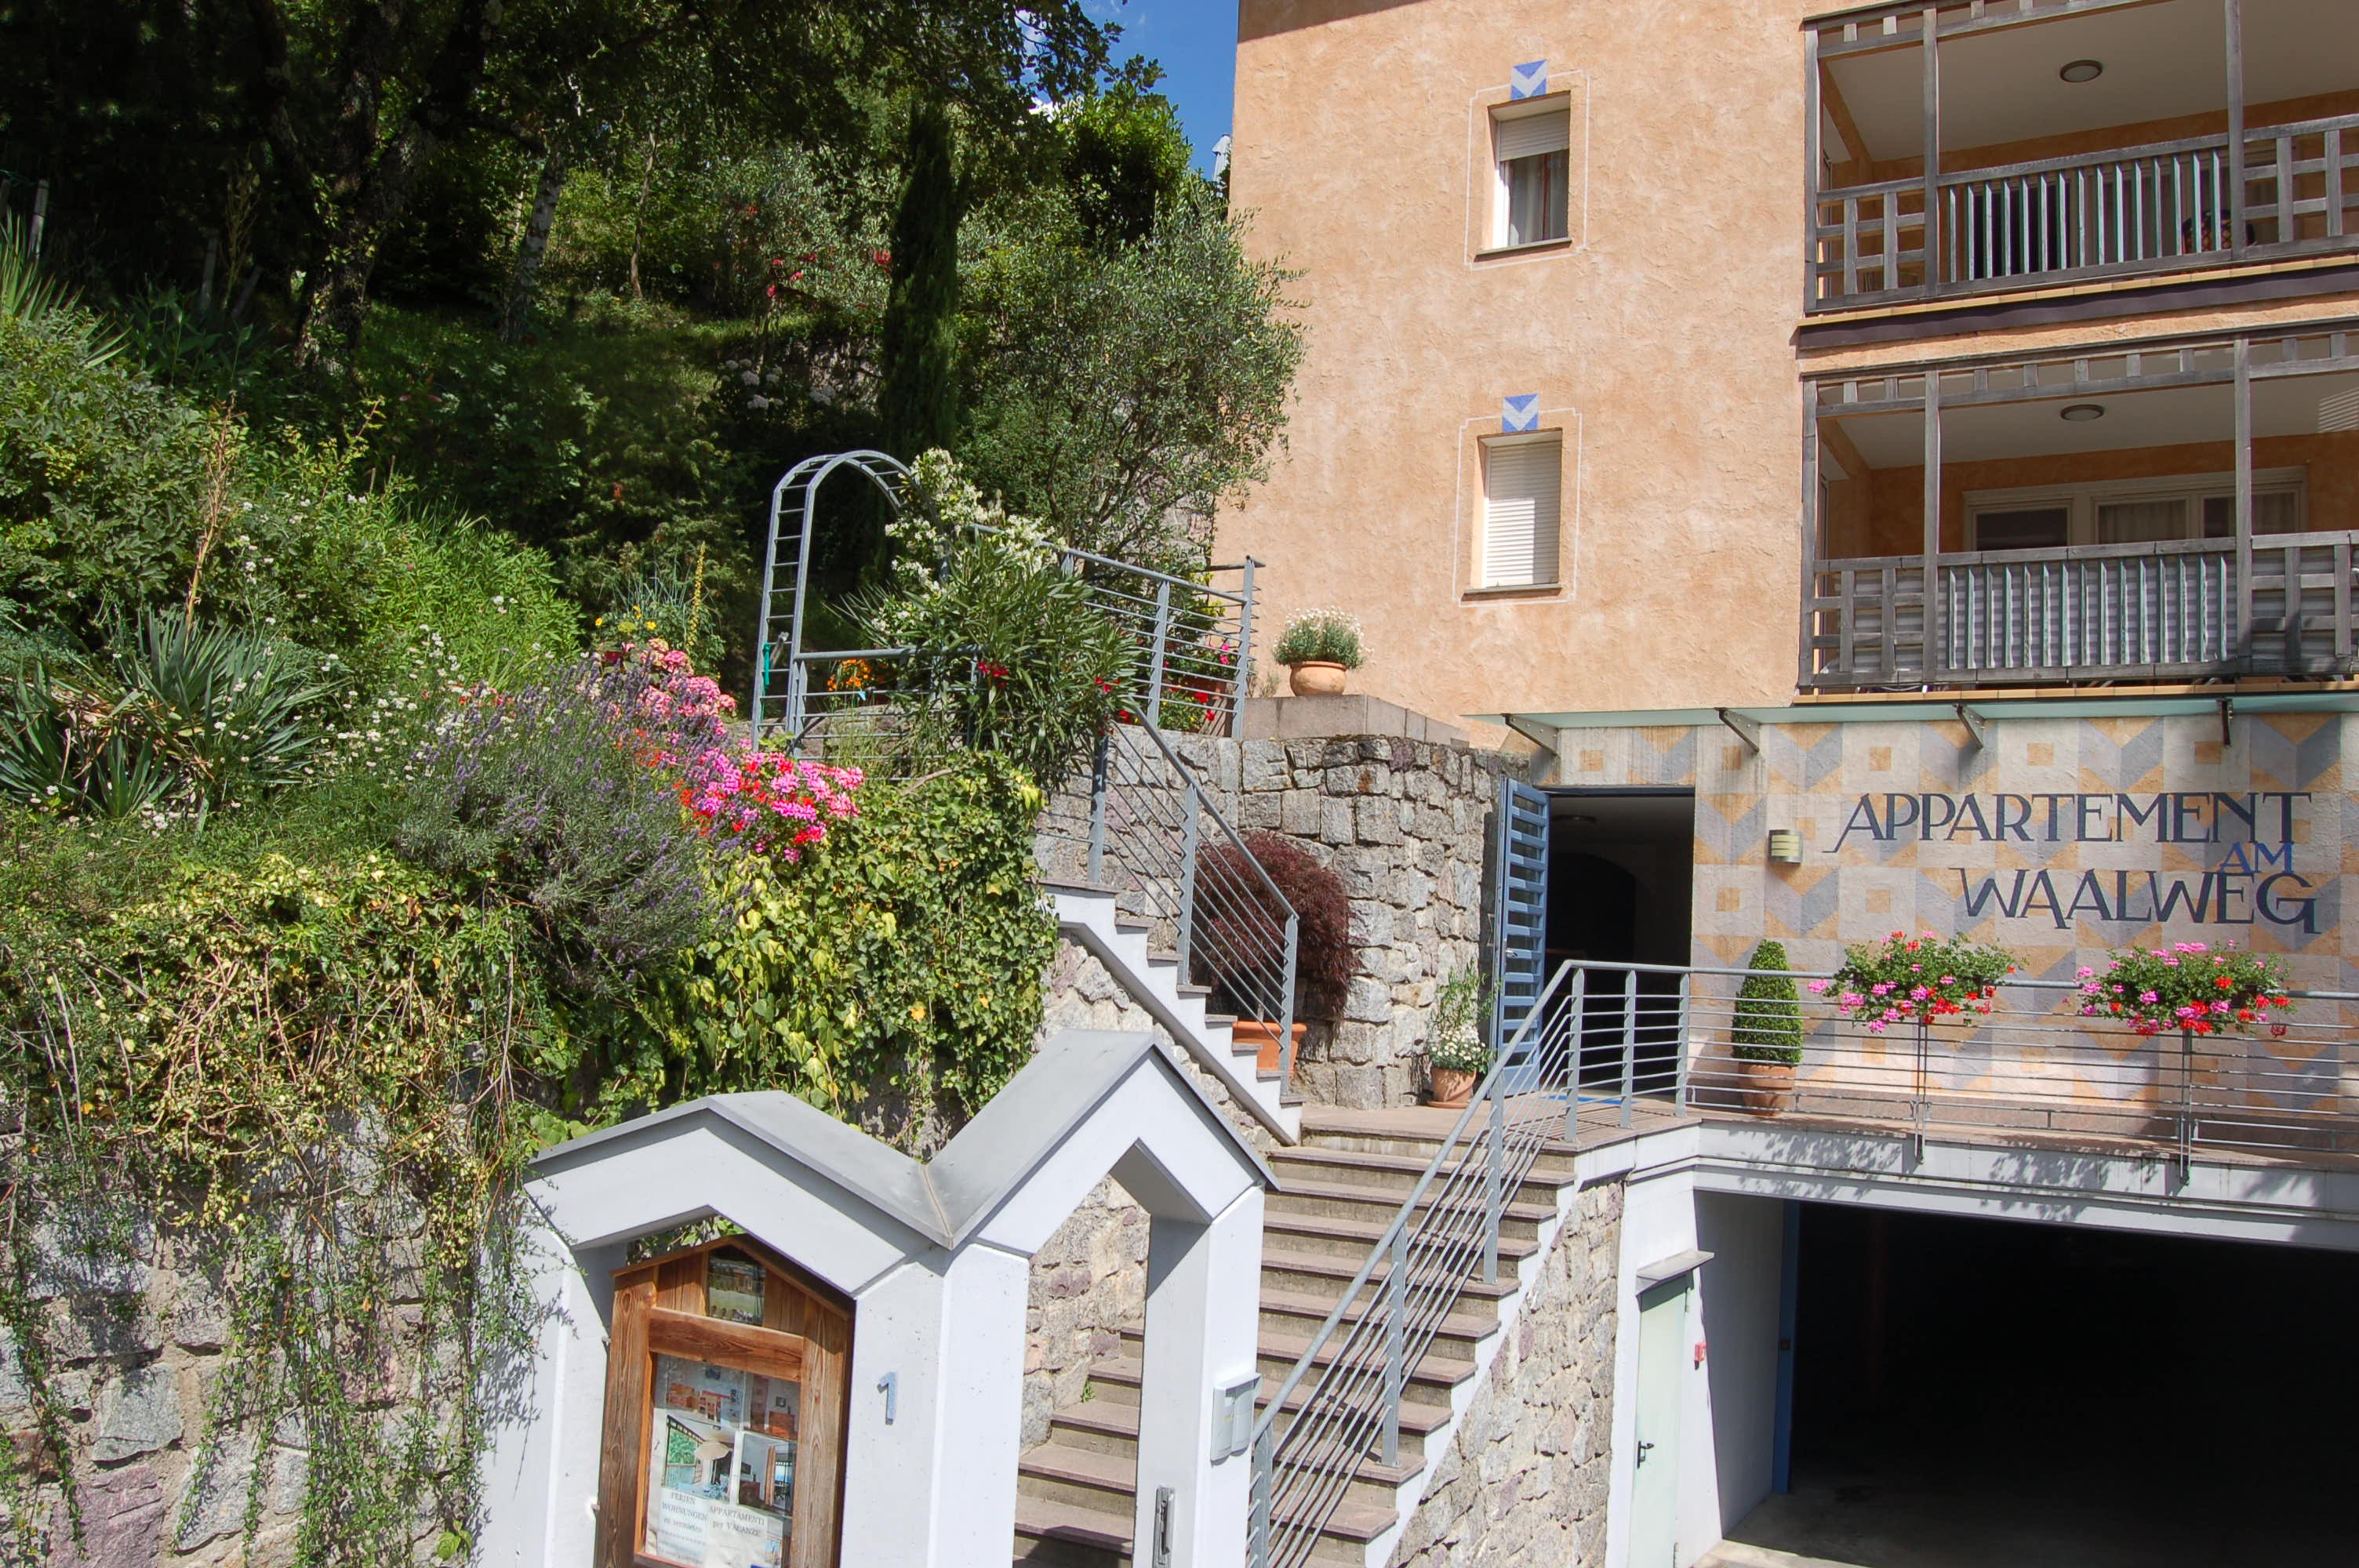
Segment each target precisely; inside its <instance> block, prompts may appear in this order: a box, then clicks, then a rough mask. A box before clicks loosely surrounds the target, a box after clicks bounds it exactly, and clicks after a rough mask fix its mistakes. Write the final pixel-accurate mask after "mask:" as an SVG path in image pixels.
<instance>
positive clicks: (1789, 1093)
mask: <svg viewBox="0 0 2359 1568" xmlns="http://www.w3.org/2000/svg"><path fill="white" fill-rule="evenodd" d="M1736 1096H1737V1098H1738V1100H1739V1101H1740V1102H1741V1103H1742V1104H1743V1105H1744V1107H1745V1110H1746V1111H1748V1112H1750V1113H1751V1114H1752V1115H1755V1116H1777V1115H1781V1114H1783V1113H1784V1112H1785V1111H1786V1110H1787V1109H1788V1108H1790V1107H1791V1106H1792V1105H1793V1103H1794V1064H1793V1063H1791V1062H1764V1061H1760V1060H1758V1059H1756V1058H1754V1057H1751V1056H1739V1057H1738V1058H1737V1059H1736Z"/></svg>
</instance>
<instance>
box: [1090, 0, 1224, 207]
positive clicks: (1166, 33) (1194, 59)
mask: <svg viewBox="0 0 2359 1568" xmlns="http://www.w3.org/2000/svg"><path fill="white" fill-rule="evenodd" d="M1088 7H1089V13H1090V15H1091V16H1093V17H1095V18H1097V19H1098V20H1099V21H1102V22H1113V23H1114V24H1116V25H1117V26H1119V27H1121V28H1122V41H1121V42H1120V43H1118V44H1116V45H1115V46H1114V53H1115V54H1116V55H1117V56H1118V57H1125V58H1126V57H1128V56H1131V55H1141V54H1143V55H1145V56H1147V58H1148V59H1153V60H1155V61H1156V62H1157V63H1158V64H1160V65H1161V66H1162V67H1163V86H1162V92H1163V93H1164V94H1165V95H1166V96H1167V97H1169V99H1170V100H1171V102H1172V103H1174V104H1175V105H1177V106H1178V108H1179V110H1180V124H1183V125H1185V126H1187V128H1188V139H1189V140H1190V141H1191V142H1193V143H1195V145H1196V166H1197V167H1198V168H1201V169H1203V170H1205V171H1206V172H1207V173H1210V172H1211V170H1212V144H1213V143H1214V142H1217V141H1219V140H1220V139H1221V138H1222V137H1223V136H1224V135H1228V134H1229V114H1230V109H1231V105H1232V103H1233V102H1234V97H1235V90H1236V74H1237V5H1236V0H1129V4H1128V5H1121V4H1117V3H1116V0H1088Z"/></svg>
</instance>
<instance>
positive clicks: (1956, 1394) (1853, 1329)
mask: <svg viewBox="0 0 2359 1568" xmlns="http://www.w3.org/2000/svg"><path fill="white" fill-rule="evenodd" d="M1798 1282H1799V1302H1798V1312H1797V1315H1796V1333H1795V1383H1794V1416H1793V1484H1794V1490H1793V1491H1792V1493H1790V1494H1789V1495H1788V1496H1785V1497H1772V1498H1769V1499H1768V1500H1767V1502H1766V1503H1764V1504H1763V1505H1762V1506H1761V1507H1760V1508H1759V1509H1756V1510H1755V1511H1754V1512H1753V1513H1752V1514H1751V1515H1750V1516H1748V1517H1747V1518H1746V1519H1745V1521H1744V1522H1743V1523H1742V1524H1741V1525H1739V1526H1738V1528H1737V1529H1736V1530H1734V1531H1733V1532H1731V1539H1732V1540H1733V1541H1742V1542H1745V1543H1747V1544H1750V1545H1755V1546H1763V1547H1770V1548H1774V1549H1777V1550H1780V1551H1785V1552H1796V1553H1799V1554H1800V1555H1802V1556H1803V1557H1805V1558H1810V1559H1820V1560H1824V1561H1831V1562H1834V1563H1857V1564H1863V1565H1864V1568H1992V1565H1995V1564H2006V1565H2008V1568H2067V1565H2070V1568H2249V1565H2251V1564H2256V1563H2340V1562H2350V1561H2352V1560H2353V1557H2352V1554H2353V1552H2354V1547H2353V1544H2352V1543H2353V1539H2354V1538H2353V1526H2352V1516H2351V1511H2350V1477H2351V1476H2352V1475H2353V1474H2354V1468H2359V1420H2354V1409H2359V1402H2355V1401H2354V1394H2359V1360H2354V1357H2352V1356H2351V1355H2350V1354H2349V1353H2348V1346H2347V1344H2346V1342H2345V1336H2344V1334H2343V1325H2344V1324H2345V1322H2346V1321H2347V1318H2348V1316H2349V1311H2350V1303H2353V1302H2354V1301H2359V1257H2354V1255H2351V1254H2347V1253H2338V1252H2326V1251H2320V1250H2311V1249H2302V1248H2298V1247H2280V1246H2263V1245H2256V1244H2252V1243H2243V1242H2225V1241H2212V1240H2205V1239H2196V1238H2180V1237H2160V1236H2152V1235H2135V1234H2126V1233H2123V1232H2117V1231H2104V1230H2097V1229H2093V1228H2090V1227H2076V1226H2049V1225H2038V1224H2019V1223H2011V1222H2005V1221H1995V1220H1982V1219H1953V1218H1947V1217H1930V1216H1916V1215H1900V1214H1888V1213H1881V1212H1873V1211H1869V1210H1865V1209H1861V1208H1855V1207H1846V1206H1832V1205H1818V1204H1812V1205H1806V1206H1803V1213H1802V1225H1801V1238H1800V1249H1799V1269H1798Z"/></svg>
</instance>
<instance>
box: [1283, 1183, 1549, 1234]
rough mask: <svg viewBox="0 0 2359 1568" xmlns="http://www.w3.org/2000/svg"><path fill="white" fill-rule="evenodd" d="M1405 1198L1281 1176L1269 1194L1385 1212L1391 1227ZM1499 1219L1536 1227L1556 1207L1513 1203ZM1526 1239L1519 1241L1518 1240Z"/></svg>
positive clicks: (1427, 1204) (1424, 1204)
mask: <svg viewBox="0 0 2359 1568" xmlns="http://www.w3.org/2000/svg"><path fill="white" fill-rule="evenodd" d="M1406 1196H1407V1195H1406V1194H1405V1193H1400V1192H1386V1191H1385V1190H1384V1189H1382V1188H1380V1187H1359V1186H1349V1185H1346V1184H1343V1183H1339V1182H1308V1181H1303V1180H1300V1179H1299V1178H1297V1179H1293V1180H1288V1179H1286V1178H1285V1177H1283V1176H1281V1177H1280V1179H1279V1182H1278V1186H1277V1191H1276V1192H1275V1193H1273V1194H1272V1195H1270V1201H1271V1202H1272V1203H1273V1204H1277V1205H1284V1204H1288V1203H1289V1202H1292V1201H1298V1200H1299V1201H1301V1202H1304V1203H1331V1204H1338V1205H1349V1206H1352V1207H1353V1208H1355V1209H1366V1210H1374V1211H1376V1212H1378V1213H1382V1214H1384V1215H1385V1216H1386V1218H1385V1220H1384V1222H1383V1223H1384V1224H1390V1223H1391V1217H1392V1216H1393V1215H1394V1214H1397V1213H1398V1212H1399V1210H1400V1206H1401V1201H1402V1199H1403V1198H1404V1197H1406ZM1432 1202H1433V1199H1432V1195H1431V1194H1430V1193H1429V1194H1428V1195H1426V1198H1425V1201H1424V1202H1422V1203H1420V1204H1419V1205H1418V1207H1419V1208H1420V1209H1424V1208H1430V1207H1431V1206H1432ZM1282 1212H1288V1213H1299V1212H1301V1211H1299V1210H1290V1209H1289V1210H1284V1211H1282ZM1499 1217H1500V1220H1501V1221H1502V1223H1503V1225H1508V1224H1512V1225H1517V1226H1533V1227H1537V1226H1539V1225H1543V1224H1545V1223H1547V1222H1548V1221H1549V1220H1551V1219H1554V1218H1555V1217H1556V1208H1555V1206H1553V1205H1541V1204H1536V1203H1510V1204H1508V1205H1506V1206H1505V1207H1503V1208H1502V1209H1501V1210H1500V1211H1499ZM1503 1239H1504V1238H1503ZM1517 1239H1519V1240H1521V1239H1525V1238H1517Z"/></svg>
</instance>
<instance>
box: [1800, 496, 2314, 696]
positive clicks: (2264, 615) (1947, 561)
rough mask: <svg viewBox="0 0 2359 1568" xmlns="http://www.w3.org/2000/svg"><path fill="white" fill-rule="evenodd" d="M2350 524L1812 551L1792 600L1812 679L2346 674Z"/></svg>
mask: <svg viewBox="0 0 2359 1568" xmlns="http://www.w3.org/2000/svg"><path fill="white" fill-rule="evenodd" d="M2354 547H2359V533H2341V534H2279V535H2268V536H2267V537H2265V538H2256V539H2255V540H2254V541H2253V542H2252V565H2251V568H2250V571H2249V574H2248V576H2246V577H2245V578H2243V579H2240V578H2239V575H2238V572H2237V565H2236V563H2237V549H2236V544H2235V541H2234V540H2232V539H2205V540H2197V541H2184V542H2175V543H2170V544H2155V545H2096V546H2081V547H2075V548H2071V549H2060V550H1989V551H1984V552H1981V553H1979V554H1971V555H1943V556H1940V557H1935V559H1934V563H1933V572H1932V575H1933V589H1932V593H1931V594H1930V599H1929V596H1928V594H1927V591H1926V563H1925V557H1922V556H1875V557H1861V558H1856V559H1851V560H1831V561H1824V562H1821V563H1820V565H1819V566H1818V568H1816V570H1815V571H1814V572H1813V573H1812V577H1811V587H1810V596H1809V598H1808V600H1806V602H1805V604H1804V606H1803V612H1802V654H1803V657H1802V683H1803V685H1804V686H1806V687H1812V688H1817V689H1845V688H1851V689H1856V688H1862V687H1915V686H1989V685H2004V684H2026V683H2043V682H2057V681H2094V680H2187V679H2196V678H2201V677H2205V676H2228V675H2238V674H2256V675H2284V676H2301V677H2308V678H2329V677H2335V676H2346V675H2350V674H2352V673H2354V667H2359V658H2354V626H2353V621H2354V611H2353V599H2354V587H2359V579H2354Z"/></svg>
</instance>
